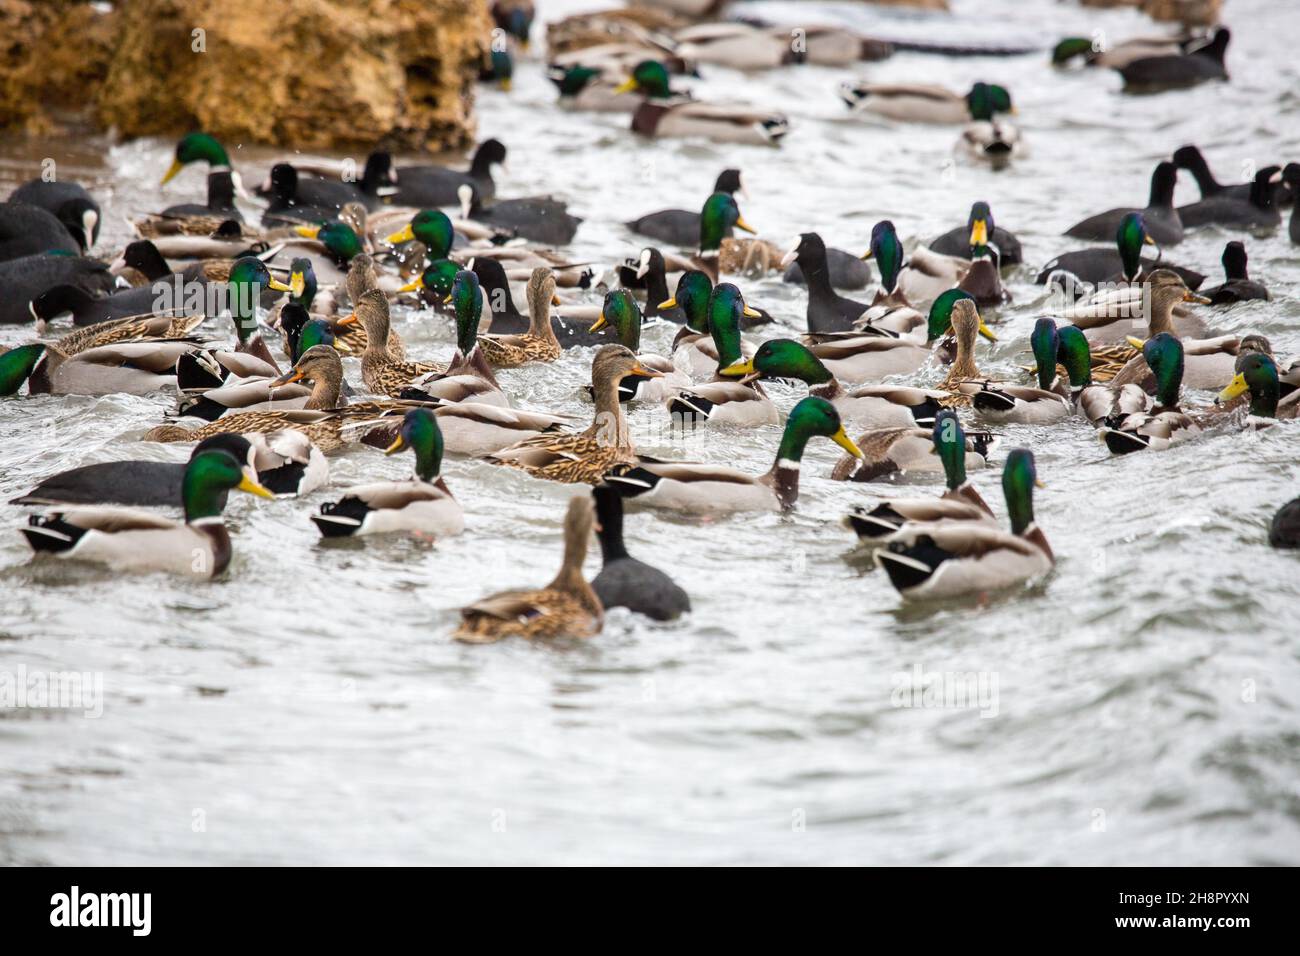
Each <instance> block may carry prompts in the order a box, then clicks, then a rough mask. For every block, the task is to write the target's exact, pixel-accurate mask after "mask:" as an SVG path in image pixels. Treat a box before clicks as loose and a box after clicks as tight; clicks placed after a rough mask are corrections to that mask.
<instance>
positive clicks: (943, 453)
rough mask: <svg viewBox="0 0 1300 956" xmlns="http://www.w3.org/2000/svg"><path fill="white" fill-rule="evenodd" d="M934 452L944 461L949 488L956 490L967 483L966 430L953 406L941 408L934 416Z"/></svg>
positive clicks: (932, 435) (932, 434)
mask: <svg viewBox="0 0 1300 956" xmlns="http://www.w3.org/2000/svg"><path fill="white" fill-rule="evenodd" d="M931 437H932V439H933V441H934V453H935V454H936V455H938V456H939V461H940V462H942V463H943V473H944V477H945V479H946V481H947V483H948V488H949V489H951V490H952V491H956V490H957V489H958V488H960V487H961V486H962V485H964V484H966V431H965V429H963V428H962V427H961V421H960V420H959V419H958V418H957V413H956V412H954V411H953V410H952V409H951V408H943V409H940V410H939V412H938V414H936V415H935V416H934V430H933V432H932V433H931Z"/></svg>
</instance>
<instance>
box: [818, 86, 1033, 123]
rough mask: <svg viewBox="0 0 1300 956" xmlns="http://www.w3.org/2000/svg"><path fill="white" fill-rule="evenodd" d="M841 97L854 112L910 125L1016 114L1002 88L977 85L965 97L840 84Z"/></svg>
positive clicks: (941, 90) (936, 90)
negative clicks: (900, 121)
mask: <svg viewBox="0 0 1300 956" xmlns="http://www.w3.org/2000/svg"><path fill="white" fill-rule="evenodd" d="M840 98H841V99H842V100H844V102H845V104H846V105H847V106H848V107H849V108H850V109H852V110H853V111H855V112H867V113H875V114H877V115H879V116H884V117H887V118H889V119H894V120H902V121H904V122H909V123H965V122H966V121H967V120H969V119H971V118H972V117H974V116H976V114H977V112H978V113H979V114H980V115H983V114H985V113H988V114H993V113H1011V112H1015V110H1014V107H1013V106H1012V104H1011V94H1010V93H1008V92H1007V91H1006V88H1005V87H1001V86H998V85H996V84H991V83H976V84H975V85H973V86H972V87H971V88H970V90H969V91H968V92H967V93H966V94H964V95H963V94H961V93H954V92H953V91H952V90H949V89H947V88H945V87H942V86H930V85H925V84H913V85H908V84H887V83H865V82H858V83H848V82H846V83H842V84H840Z"/></svg>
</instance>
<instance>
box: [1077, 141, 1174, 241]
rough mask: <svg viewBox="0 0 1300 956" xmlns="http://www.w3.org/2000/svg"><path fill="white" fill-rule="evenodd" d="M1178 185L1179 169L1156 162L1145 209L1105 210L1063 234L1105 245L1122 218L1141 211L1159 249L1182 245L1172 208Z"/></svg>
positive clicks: (1172, 165)
mask: <svg viewBox="0 0 1300 956" xmlns="http://www.w3.org/2000/svg"><path fill="white" fill-rule="evenodd" d="M1177 182H1178V170H1177V168H1175V166H1174V164H1173V163H1169V162H1161V163H1158V164H1157V165H1156V168H1155V171H1154V172H1152V174H1151V194H1150V196H1149V198H1148V199H1147V205H1146V208H1145V209H1134V208H1133V207H1132V206H1121V207H1119V208H1118V209H1108V210H1106V211H1105V212H1099V213H1097V214H1096V215H1095V216H1089V217H1088V218H1087V219H1084V220H1082V221H1080V222H1076V223H1075V224H1074V225H1073V226H1071V227H1070V228H1069V229H1067V230H1065V234H1066V235H1067V236H1073V237H1074V238H1076V239H1091V240H1092V241H1093V242H1108V241H1109V240H1110V238H1111V237H1112V236H1114V235H1115V234H1116V232H1118V230H1119V227H1120V224H1121V223H1122V222H1123V220H1124V217H1125V216H1127V215H1128V214H1129V213H1132V212H1140V213H1141V214H1142V221H1143V224H1144V225H1145V226H1146V230H1147V233H1148V234H1149V235H1150V236H1151V237H1152V238H1153V239H1155V241H1156V242H1158V243H1160V244H1161V245H1162V246H1168V245H1173V244H1175V243H1178V242H1182V241H1183V221H1182V219H1181V218H1179V215H1178V210H1177V209H1175V208H1174V186H1175V184H1176V183H1177Z"/></svg>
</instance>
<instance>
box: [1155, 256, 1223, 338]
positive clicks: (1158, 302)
mask: <svg viewBox="0 0 1300 956" xmlns="http://www.w3.org/2000/svg"><path fill="white" fill-rule="evenodd" d="M1146 284H1147V286H1148V289H1149V292H1150V296H1151V312H1152V314H1153V315H1169V313H1170V312H1171V310H1172V309H1173V307H1174V306H1175V305H1177V304H1178V303H1179V302H1197V303H1200V304H1201V305H1207V304H1208V303H1209V301H1210V300H1209V299H1207V298H1206V297H1205V296H1203V295H1197V294H1196V293H1195V292H1193V291H1192V290H1191V289H1189V288H1187V283H1186V282H1184V281H1183V277H1182V276H1180V275H1179V274H1178V273H1177V272H1174V271H1173V270H1172V269H1156V270H1155V271H1154V272H1152V273H1151V275H1149V276H1148V277H1147V282H1146ZM1161 331H1163V330H1161Z"/></svg>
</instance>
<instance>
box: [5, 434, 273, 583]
mask: <svg viewBox="0 0 1300 956" xmlns="http://www.w3.org/2000/svg"><path fill="white" fill-rule="evenodd" d="M231 489H235V490H237V491H246V492H248V493H249V494H254V495H257V496H258V497H261V498H273V497H275V496H274V495H273V494H272V493H271V492H270V491H268V490H267V489H266V488H264V487H262V486H261V485H260V484H258V482H257V479H256V477H254V475H253V473H252V469H251V468H250V467H249V465H247V464H246V463H244V462H241V461H239V460H237V459H236V458H235V456H234V455H232V454H230V452H228V451H224V450H221V449H215V448H214V449H211V450H209V451H205V452H202V453H200V454H198V455H195V456H194V457H193V458H191V459H190V462H189V464H188V465H186V466H185V474H184V477H183V478H182V479H181V503H182V506H183V507H184V509H185V521H184V522H183V523H182V522H177V521H172V520H170V519H167V518H163V517H160V516H158V515H156V514H153V513H151V512H147V511H132V510H128V509H125V508H106V507H105V508H76V509H69V510H67V511H59V512H54V513H52V514H48V515H32V516H31V518H29V519H28V522H29V523H28V526H27V527H25V528H20V529H19V530H20V531H22V533H23V536H24V537H25V538H26V539H27V543H28V544H29V545H31V548H32V550H33V551H35V552H37V553H38V554H40V553H46V554H54V555H56V556H58V557H60V558H66V559H71V560H79V561H91V562H94V563H96V564H105V565H108V566H110V567H112V568H113V569H114V570H115V571H166V572H170V573H173V574H187V575H191V576H194V577H199V578H212V577H216V576H217V575H219V574H221V573H222V572H223V571H225V570H226V567H227V566H228V565H229V564H230V557H231V547H230V535H229V534H228V533H227V532H226V526H225V524H223V523H222V520H221V512H222V509H223V507H224V505H225V498H226V492H228V491H229V490H231Z"/></svg>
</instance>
